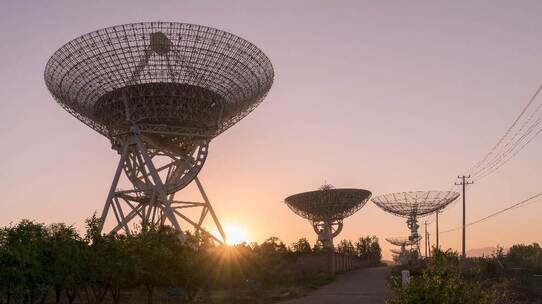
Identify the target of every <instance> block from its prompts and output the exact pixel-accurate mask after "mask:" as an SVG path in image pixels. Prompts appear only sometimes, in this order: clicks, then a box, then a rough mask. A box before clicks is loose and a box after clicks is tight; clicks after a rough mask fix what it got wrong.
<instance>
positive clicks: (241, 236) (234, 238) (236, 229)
mask: <svg viewBox="0 0 542 304" xmlns="http://www.w3.org/2000/svg"><path fill="white" fill-rule="evenodd" d="M224 232H225V233H226V244H228V245H237V244H241V243H243V242H248V234H247V232H246V230H245V229H243V227H242V226H241V225H239V224H231V223H228V224H225V225H224Z"/></svg>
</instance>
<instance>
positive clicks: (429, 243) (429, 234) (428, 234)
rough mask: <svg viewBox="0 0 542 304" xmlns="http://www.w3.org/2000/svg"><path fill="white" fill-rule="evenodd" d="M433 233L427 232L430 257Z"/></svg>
mask: <svg viewBox="0 0 542 304" xmlns="http://www.w3.org/2000/svg"><path fill="white" fill-rule="evenodd" d="M430 236H431V233H429V232H427V247H429V257H431V238H430Z"/></svg>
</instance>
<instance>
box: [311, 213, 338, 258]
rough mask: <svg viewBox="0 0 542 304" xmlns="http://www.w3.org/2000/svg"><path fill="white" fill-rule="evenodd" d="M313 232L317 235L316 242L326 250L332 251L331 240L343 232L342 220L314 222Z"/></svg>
mask: <svg viewBox="0 0 542 304" xmlns="http://www.w3.org/2000/svg"><path fill="white" fill-rule="evenodd" d="M312 228H313V229H314V232H316V234H317V235H318V241H319V242H321V243H322V245H324V248H325V249H327V250H331V251H332V250H333V248H334V247H333V238H334V237H336V236H337V235H339V233H341V231H342V230H343V222H342V220H341V221H339V220H336V221H315V222H313V223H312Z"/></svg>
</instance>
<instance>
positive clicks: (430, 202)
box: [372, 191, 459, 253]
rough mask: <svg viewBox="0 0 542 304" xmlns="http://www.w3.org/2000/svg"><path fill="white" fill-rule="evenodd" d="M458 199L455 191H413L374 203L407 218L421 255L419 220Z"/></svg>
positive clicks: (411, 239) (376, 199)
mask: <svg viewBox="0 0 542 304" xmlns="http://www.w3.org/2000/svg"><path fill="white" fill-rule="evenodd" d="M458 197H459V193H457V192H454V191H411V192H397V193H390V194H383V195H379V196H376V197H373V198H372V201H373V203H375V204H376V205H377V206H379V207H380V208H382V209H383V210H384V211H386V212H389V213H391V214H394V215H397V216H400V217H406V218H407V226H408V228H409V229H410V237H409V240H410V241H412V242H416V244H417V247H418V253H419V251H420V246H419V242H420V235H419V234H418V229H419V228H420V225H418V218H419V217H422V216H425V215H428V214H431V213H433V212H435V211H437V210H441V209H443V208H444V207H446V206H447V205H448V204H450V203H451V202H453V201H454V200H456V199H457V198H458Z"/></svg>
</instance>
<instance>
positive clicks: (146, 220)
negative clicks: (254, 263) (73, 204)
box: [45, 22, 274, 241]
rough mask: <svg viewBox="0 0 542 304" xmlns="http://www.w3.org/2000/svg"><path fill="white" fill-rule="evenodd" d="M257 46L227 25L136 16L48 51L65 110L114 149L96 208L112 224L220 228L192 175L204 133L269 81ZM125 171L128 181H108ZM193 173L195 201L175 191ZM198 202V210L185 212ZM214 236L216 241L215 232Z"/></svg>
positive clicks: (231, 118) (255, 99)
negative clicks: (113, 163)
mask: <svg viewBox="0 0 542 304" xmlns="http://www.w3.org/2000/svg"><path fill="white" fill-rule="evenodd" d="M273 77H274V72H273V67H272V65H271V62H270V61H269V59H268V58H267V57H266V56H265V54H264V53H263V52H262V51H261V50H260V49H258V48H257V47H256V46H254V45H253V44H251V43H250V42H248V41H246V40H244V39H242V38H240V37H237V36H235V35H233V34H230V33H227V32H224V31H221V30H218V29H214V28H210V27H206V26H200V25H193V24H184V23H175V22H145V23H134V24H125V25H119V26H113V27H108V28H104V29H101V30H98V31H95V32H91V33H88V34H85V35H83V36H80V37H79V38H76V39H74V40H72V41H70V42H68V43H67V44H65V45H64V46H62V47H61V48H60V49H59V50H58V51H56V52H55V53H54V54H53V56H52V57H51V59H50V60H49V61H48V63H47V66H46V68H45V82H46V85H47V87H48V89H49V90H50V92H51V94H52V95H53V97H54V98H55V99H56V101H57V102H58V103H59V104H60V105H61V106H62V107H63V108H64V109H66V110H67V111H68V112H69V113H71V114H72V115H73V116H75V117H76V118H78V119H79V120H81V121H82V122H84V123H85V124H87V125H88V126H90V127H91V128H92V129H94V130H96V131H97V132H99V133H101V134H103V135H104V136H106V137H107V138H109V139H110V140H111V142H112V144H113V149H115V150H116V151H117V152H118V153H119V155H120V161H119V165H118V167H117V170H116V173H115V176H114V178H113V183H112V185H111V189H110V192H109V194H108V197H107V200H106V204H105V206H104V210H103V212H102V216H101V228H103V227H104V224H105V221H106V219H107V218H108V213H109V210H112V211H113V214H114V219H116V224H114V225H113V228H112V229H111V231H112V232H116V231H119V230H121V229H124V230H125V231H126V232H127V233H130V229H131V228H130V227H129V223H131V222H132V221H134V220H135V219H140V220H141V222H142V223H143V225H147V224H160V225H162V224H165V223H166V222H168V223H169V224H171V225H173V226H174V227H175V228H176V229H177V230H179V231H182V230H181V225H180V222H181V220H183V221H185V222H187V223H188V224H189V225H191V226H193V227H194V228H195V229H196V231H197V232H200V231H203V232H206V233H208V232H207V231H205V229H204V228H203V223H204V219H205V218H206V216H207V215H210V216H211V217H212V219H213V221H214V223H215V224H216V226H217V229H218V231H219V233H220V234H221V236H222V240H224V238H225V236H224V232H223V230H222V227H221V226H220V223H219V221H218V218H217V216H216V214H215V213H214V211H213V209H212V207H211V204H210V201H209V199H208V197H207V195H206V194H205V191H204V190H203V186H202V185H201V182H200V181H199V179H198V178H197V175H198V173H199V171H200V170H201V168H202V167H203V165H204V163H205V160H206V158H207V154H208V147H209V142H210V141H211V140H212V139H213V138H214V137H216V136H217V135H218V134H220V133H222V132H224V131H225V130H226V129H228V128H229V127H231V126H232V125H233V124H235V123H236V122H238V121H239V120H240V119H242V118H243V117H245V116H246V115H247V114H248V113H250V112H251V111H252V110H253V109H254V108H255V107H256V106H258V104H260V103H261V102H262V100H263V99H264V97H265V96H266V94H267V92H268V91H269V89H270V88H271V85H272V83H273ZM121 177H125V178H126V179H127V180H128V181H129V182H130V183H131V185H132V188H130V189H124V190H120V189H117V187H118V184H119V180H120V179H121ZM192 181H195V183H196V185H197V187H198V189H199V191H200V193H201V195H202V199H203V202H191V201H181V200H176V199H175V193H176V192H178V191H180V190H181V189H183V188H185V187H186V186H187V185H188V184H190V183H191V182H192ZM186 208H201V212H198V214H199V217H198V218H197V219H192V218H190V217H189V216H188V215H187V213H185V212H184V210H186ZM211 236H212V237H214V238H215V239H216V240H217V241H221V240H219V239H218V238H216V237H215V236H213V235H211Z"/></svg>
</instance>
